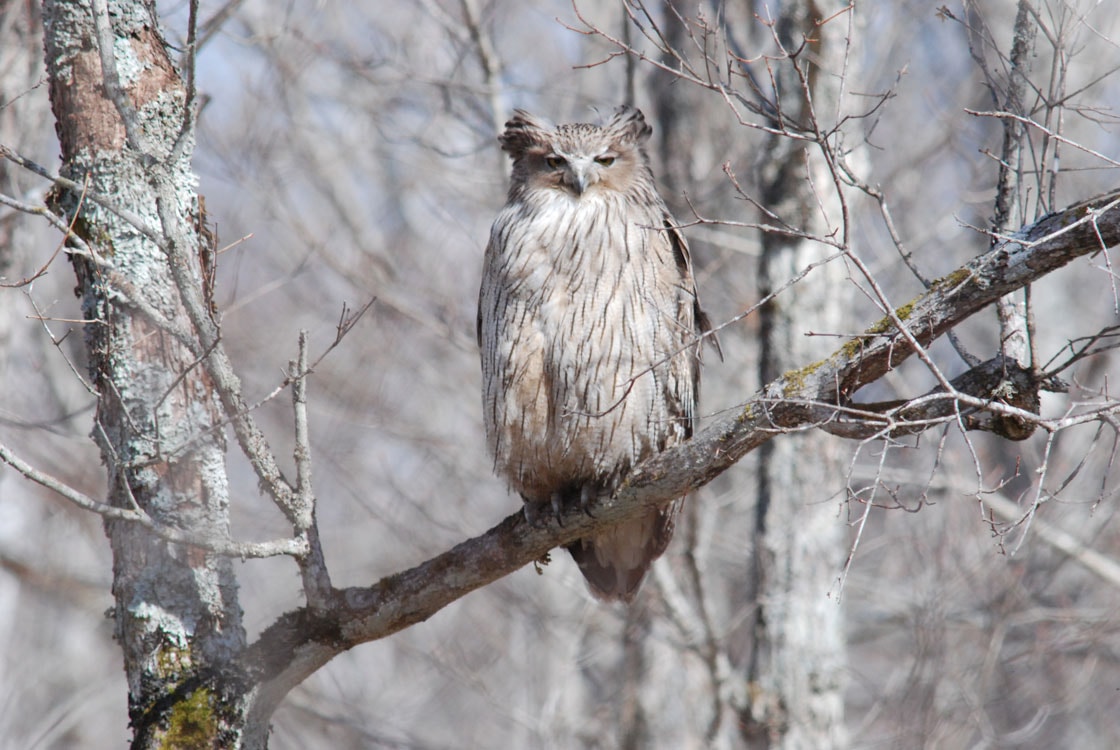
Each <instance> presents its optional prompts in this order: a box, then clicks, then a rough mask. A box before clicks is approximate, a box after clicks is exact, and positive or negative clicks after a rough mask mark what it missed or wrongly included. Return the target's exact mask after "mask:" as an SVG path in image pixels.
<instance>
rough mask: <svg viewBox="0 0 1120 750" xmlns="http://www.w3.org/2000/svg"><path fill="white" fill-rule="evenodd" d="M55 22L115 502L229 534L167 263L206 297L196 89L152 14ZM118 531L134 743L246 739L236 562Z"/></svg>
mask: <svg viewBox="0 0 1120 750" xmlns="http://www.w3.org/2000/svg"><path fill="white" fill-rule="evenodd" d="M43 13H44V25H45V28H46V38H45V47H46V59H47V64H48V75H49V79H50V98H51V105H52V108H53V110H54V115H55V118H56V121H57V131H58V136H59V140H60V142H61V146H62V160H63V165H62V176H63V177H67V178H69V179H71V180H73V181H74V182H76V183H78V184H80V185H82V186H83V189H84V190H85V194H84V195H80V194H77V193H76V192H75V191H62V190H58V191H57V192H56V194H55V198H54V203H55V204H56V208H57V211H58V212H59V213H60V214H64V215H66V216H67V217H69V218H72V219H73V221H74V231H75V233H76V234H77V235H78V236H79V237H80V238H81V239H82V240H84V242H85V246H86V247H88V248H89V251H90V252H89V253H82V252H78V251H77V250H75V249H72V250H71V258H72V262H73V266H74V271H75V274H76V276H77V280H78V288H77V293H78V294H79V296H80V297H81V300H82V310H83V313H84V315H83V317H84V318H85V327H84V331H85V341H86V346H87V348H88V352H89V374H90V379H91V383H92V385H93V387H94V388H95V389H96V392H97V414H96V420H95V424H94V428H93V434H92V437H93V438H94V440H95V441H96V442H97V443H98V445H99V446H100V448H101V454H102V460H103V462H104V464H105V466H106V469H107V472H108V493H107V495H108V498H109V500H110V502H111V503H112V504H113V505H115V506H117V507H120V508H136V507H138V508H140V509H142V510H143V511H145V512H146V513H147V514H148V515H149V516H150V517H151V518H153V519H154V520H156V521H157V522H159V523H162V524H166V525H168V526H171V527H174V528H179V529H185V530H191V531H192V532H194V533H198V534H203V535H207V536H211V537H213V538H218V539H221V538H225V537H227V536H228V525H229V517H228V512H229V492H228V486H227V480H226V470H225V443H224V440H223V436H222V433H221V431H220V430H216V429H214V427H215V425H216V424H217V423H218V421H219V416H218V415H219V409H218V407H217V404H216V403H215V399H214V396H213V388H212V384H211V382H210V380H209V378H208V377H207V376H206V374H205V371H204V370H203V369H202V368H201V367H200V366H199V365H198V361H199V359H200V355H203V353H202V352H199V351H192V346H191V344H192V341H193V340H192V339H191V337H189V336H182V335H176V332H177V331H178V332H181V331H186V330H189V329H190V325H189V324H188V323H187V322H186V315H185V313H184V309H183V303H182V301H181V297H180V291H179V290H178V289H177V286H176V282H175V280H174V277H173V271H172V266H171V263H170V262H169V248H170V247H171V246H172V243H181V248H182V250H183V252H182V253H180V255H181V256H182V257H183V258H189V261H188V262H189V268H186V269H180V270H181V271H182V270H185V271H186V273H188V274H189V276H190V277H191V278H192V279H194V280H196V281H197V282H198V283H199V285H200V286H201V270H200V267H199V263H198V257H199V252H200V250H201V249H202V248H204V240H203V238H202V237H200V234H199V232H198V227H199V226H200V225H201V221H202V219H201V216H200V211H199V207H198V197H197V195H196V193H195V178H194V175H193V174H192V172H191V163H190V160H191V154H192V149H193V123H192V115H191V113H190V111H189V104H190V103H189V101H188V97H187V94H186V88H185V87H184V84H183V81H182V80H181V78H180V76H179V73H178V71H177V70H176V68H175V66H174V64H173V63H172V61H171V60H170V59H169V58H168V49H169V48H168V46H167V45H166V44H165V42H164V40H163V39H162V38H161V36H160V33H159V30H158V24H157V20H156V16H155V10H154V4H153V3H147V2H139V1H138V0H110V2H108V5H107V6H106V3H105V2H104V0H101V1H100V2H98V1H97V0H94V2H92V3H89V2H83V3H78V2H61V1H58V0H49V1H48V2H46V3H44V6H43ZM157 242H159V243H160V244H157ZM161 245H162V246H161ZM193 348H194V349H197V348H198V347H197V344H195V346H194V347H193ZM105 526H106V533H107V534H108V536H109V540H110V543H111V546H112V551H113V558H114V564H113V595H114V598H115V601H116V606H115V609H114V612H113V615H114V618H115V622H116V637H117V640H118V642H119V643H120V646H121V648H122V650H123V652H124V662H125V672H126V675H127V678H128V690H129V715H130V719H131V725H132V727H133V731H134V737H135V740H134V744H133V747H137V748H147V747H171V746H174V747H218V746H231V745H232V744H235V743H236V741H237V738H238V737H239V732H240V730H239V728H238V722H239V718H238V712H239V710H240V709H239V707H238V705H239V704H238V703H237V702H236V701H233V702H231V701H229V700H227V698H228V697H229V696H226V695H219V694H217V691H216V689H215V686H216V685H218V684H221V683H219V682H218V681H217V680H215V679H213V676H214V675H216V674H218V673H219V672H220V671H221V670H222V669H223V667H224V666H225V665H227V664H229V663H231V662H232V661H233V660H234V658H235V657H236V655H237V654H239V653H240V651H241V650H242V649H243V648H244V646H245V632H244V630H243V628H242V624H241V608H240V605H239V603H238V596H237V585H236V581H235V579H234V575H233V570H232V566H231V563H230V561H229V559H228V558H225V557H221V556H218V555H215V554H212V553H208V552H204V551H202V550H199V549H196V548H192V547H187V546H183V545H176V544H172V543H170V542H167V541H164V540H162V539H160V538H158V537H156V536H155V535H153V534H152V533H151V532H150V531H149V530H147V529H146V528H144V527H143V526H142V525H140V524H137V523H132V522H128V521H113V520H107V521H106V523H105Z"/></svg>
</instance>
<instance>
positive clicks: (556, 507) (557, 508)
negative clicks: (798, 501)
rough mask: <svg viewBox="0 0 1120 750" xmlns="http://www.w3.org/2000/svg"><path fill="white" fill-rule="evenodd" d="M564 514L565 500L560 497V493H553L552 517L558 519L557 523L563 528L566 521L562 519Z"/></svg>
mask: <svg viewBox="0 0 1120 750" xmlns="http://www.w3.org/2000/svg"><path fill="white" fill-rule="evenodd" d="M563 514H564V500H563V498H561V497H560V493H559V492H553V493H552V515H554V516H555V517H556V523H558V524H560V525H561V526H563V525H564V519H563V518H562V516H563Z"/></svg>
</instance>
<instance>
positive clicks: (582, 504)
mask: <svg viewBox="0 0 1120 750" xmlns="http://www.w3.org/2000/svg"><path fill="white" fill-rule="evenodd" d="M596 498H597V495H596V493H595V490H594V489H592V487H591V485H589V484H585V485H583V487H582V488H581V489H580V491H579V509H580V510H582V511H583V512H584V514H585V515H588V516H590V517H591V518H594V517H595V514H594V513H592V512H591V505H592V503H594V502H595V500H596Z"/></svg>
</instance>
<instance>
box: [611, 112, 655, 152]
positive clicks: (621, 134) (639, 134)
mask: <svg viewBox="0 0 1120 750" xmlns="http://www.w3.org/2000/svg"><path fill="white" fill-rule="evenodd" d="M606 129H607V130H609V131H611V132H612V133H614V134H615V137H616V138H620V139H622V140H625V141H629V142H630V143H637V144H640V143H644V142H645V140H646V139H647V138H649V135H650V133H652V132H653V128H651V127H650V126H649V123H647V122H646V117H645V115H643V114H642V110H640V109H638V108H636V107H631V106H629V105H626V104H624V105H622V106H621V107H619V108H618V109H616V110H615V111H614V117H612V118H611V121H610V122H609V123H607V128H606Z"/></svg>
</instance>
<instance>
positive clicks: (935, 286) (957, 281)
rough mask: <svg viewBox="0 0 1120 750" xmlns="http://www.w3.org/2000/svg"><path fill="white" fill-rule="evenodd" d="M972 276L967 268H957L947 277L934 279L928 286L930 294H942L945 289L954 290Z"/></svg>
mask: <svg viewBox="0 0 1120 750" xmlns="http://www.w3.org/2000/svg"><path fill="white" fill-rule="evenodd" d="M970 276H972V271H970V270H968V269H967V268H958V269H957V270H956V271H953V272H952V273H951V274H949V275H948V276H942V277H941V278H940V279H934V280H933V282H932V283H930V285H929V289H930V291H931V292H942V291H945V290H947V289H954V288H956V287H958V286H960V285H961V284H963V283H964V282H966V281H968V279H969V277H970Z"/></svg>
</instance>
